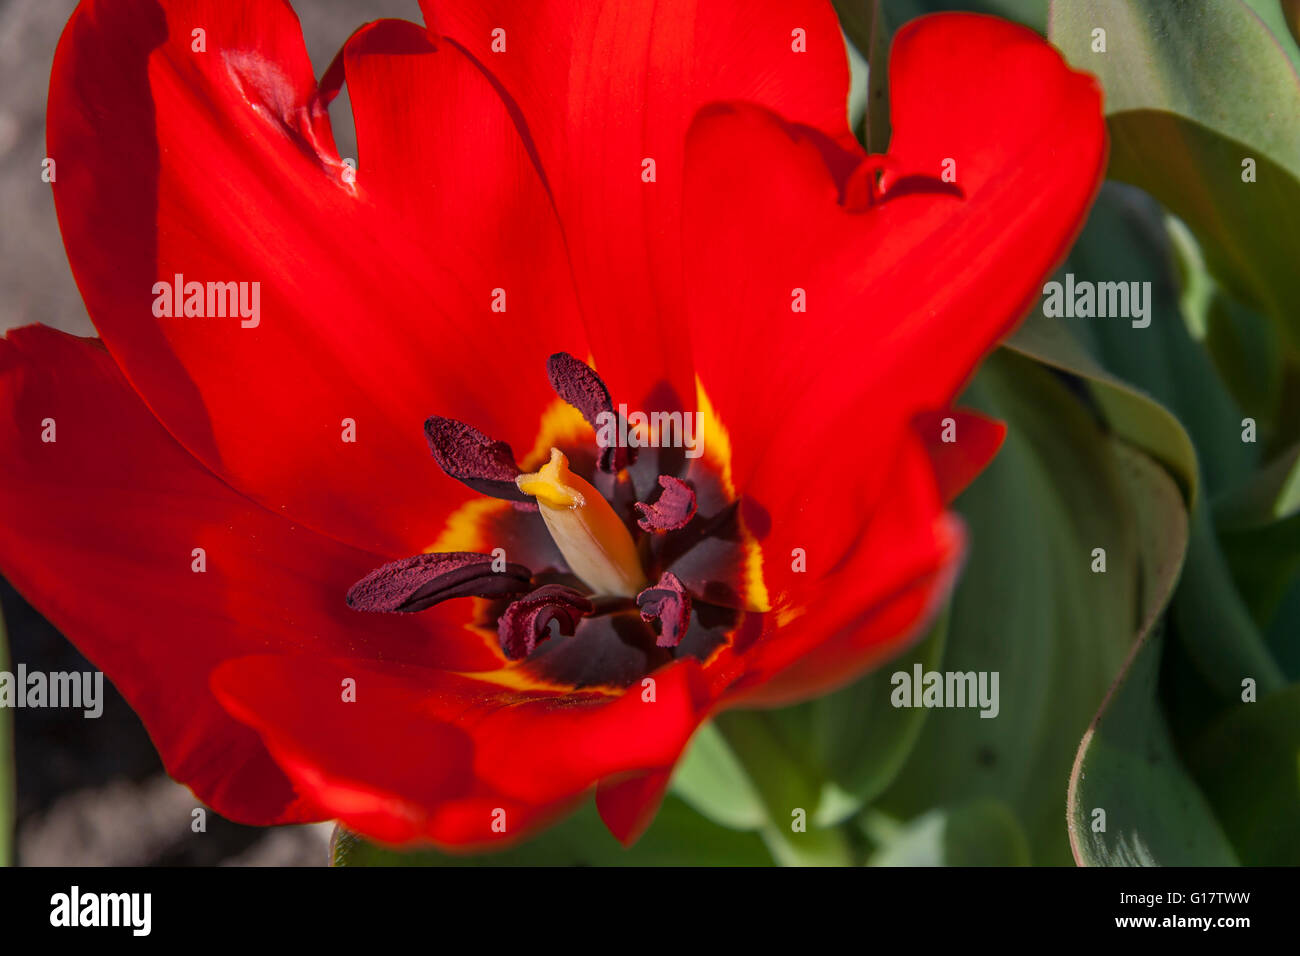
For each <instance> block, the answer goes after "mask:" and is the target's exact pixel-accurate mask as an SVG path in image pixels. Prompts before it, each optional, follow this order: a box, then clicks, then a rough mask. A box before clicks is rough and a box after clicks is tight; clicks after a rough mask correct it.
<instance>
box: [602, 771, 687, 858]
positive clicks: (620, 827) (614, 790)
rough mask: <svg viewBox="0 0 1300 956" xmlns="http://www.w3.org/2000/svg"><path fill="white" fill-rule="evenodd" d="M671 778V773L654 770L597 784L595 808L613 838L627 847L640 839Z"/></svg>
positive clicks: (662, 799)
mask: <svg viewBox="0 0 1300 956" xmlns="http://www.w3.org/2000/svg"><path fill="white" fill-rule="evenodd" d="M672 777H673V775H672V771H671V770H654V771H650V772H648V773H639V774H635V775H633V776H631V777H628V778H626V779H622V780H611V781H604V780H602V781H601V782H600V783H599V784H598V785H597V787H596V809H597V811H599V813H600V818H601V820H603V821H604V822H605V826H606V827H608V828H609V832H610V833H612V834H614V837H615V839H617V840H618V841H619V842H620V843H622V844H623V845H624V846H631V845H632V844H633V843H635V842H636V841H637V840H639V839H640V838H641V834H643V833H645V831H646V829H647V828H649V826H650V824H651V823H652V822H653V821H654V818H655V814H656V813H658V812H659V807H660V806H661V805H662V804H663V802H664V794H665V793H666V792H667V790H668V784H669V783H671V782H672Z"/></svg>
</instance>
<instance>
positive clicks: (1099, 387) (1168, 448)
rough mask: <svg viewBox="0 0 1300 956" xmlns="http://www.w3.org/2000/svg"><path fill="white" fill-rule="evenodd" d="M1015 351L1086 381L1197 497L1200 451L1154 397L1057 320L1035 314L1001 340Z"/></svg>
mask: <svg viewBox="0 0 1300 956" xmlns="http://www.w3.org/2000/svg"><path fill="white" fill-rule="evenodd" d="M1003 344H1004V345H1005V346H1006V347H1007V348H1008V349H1010V350H1011V351H1013V352H1018V353H1020V354H1021V355H1024V356H1027V357H1029V358H1032V359H1034V360H1036V361H1038V362H1040V363H1042V364H1043V365H1047V366H1050V367H1052V368H1055V369H1060V370H1061V371H1063V372H1069V373H1070V374H1071V375H1076V376H1078V377H1080V378H1082V379H1084V380H1085V381H1086V382H1087V385H1088V388H1089V390H1090V393H1091V395H1092V397H1093V399H1094V400H1095V401H1096V402H1097V404H1098V406H1099V407H1100V408H1101V410H1102V413H1103V414H1104V415H1105V417H1106V422H1107V424H1108V425H1109V426H1110V427H1111V428H1112V429H1113V430H1114V432H1115V434H1116V435H1118V436H1119V437H1121V438H1123V439H1125V440H1126V441H1128V442H1129V443H1130V444H1133V445H1136V446H1138V447H1139V448H1141V449H1143V450H1144V451H1145V452H1147V454H1149V455H1151V456H1152V457H1153V458H1155V459H1156V460H1157V461H1159V462H1160V463H1161V464H1162V465H1164V466H1165V467H1166V468H1167V469H1169V471H1170V472H1171V473H1172V474H1173V475H1174V477H1175V478H1176V479H1177V480H1178V483H1179V485H1180V487H1181V488H1182V489H1183V492H1184V494H1185V495H1186V496H1187V498H1188V500H1189V501H1196V500H1197V498H1198V496H1199V488H1200V479H1199V476H1198V470H1197V466H1196V450H1195V448H1193V446H1192V440H1191V438H1190V437H1189V436H1188V434H1187V430H1186V429H1185V428H1183V426H1182V424H1181V423H1180V422H1179V421H1178V419H1177V418H1176V417H1174V415H1173V414H1172V413H1171V412H1170V411H1169V410H1168V409H1167V408H1165V407H1164V406H1163V405H1161V404H1160V403H1159V402H1157V401H1156V400H1155V399H1153V398H1152V397H1151V396H1150V395H1148V394H1146V393H1145V392H1143V391H1141V390H1140V389H1138V388H1135V387H1133V386H1132V385H1130V384H1129V383H1127V382H1125V381H1124V380H1123V379H1121V378H1118V377H1117V376H1115V375H1112V374H1111V373H1110V372H1108V371H1106V369H1104V368H1102V366H1101V365H1100V364H1099V363H1098V362H1097V360H1096V359H1094V358H1093V357H1092V356H1091V355H1090V354H1088V352H1087V351H1086V350H1085V349H1084V348H1083V346H1082V345H1080V344H1079V342H1078V341H1077V340H1075V338H1074V337H1073V335H1071V333H1070V330H1069V329H1068V328H1067V327H1066V326H1065V325H1064V324H1063V323H1062V322H1060V321H1059V320H1057V319H1049V318H1046V317H1044V316H1043V315H1042V313H1041V311H1035V312H1031V313H1030V314H1029V316H1028V317H1027V318H1026V319H1025V321H1024V322H1023V323H1021V325H1020V327H1019V328H1018V329H1017V330H1016V332H1015V333H1014V334H1013V335H1012V336H1011V337H1010V338H1008V339H1007V340H1006V341H1005V342H1004V343H1003Z"/></svg>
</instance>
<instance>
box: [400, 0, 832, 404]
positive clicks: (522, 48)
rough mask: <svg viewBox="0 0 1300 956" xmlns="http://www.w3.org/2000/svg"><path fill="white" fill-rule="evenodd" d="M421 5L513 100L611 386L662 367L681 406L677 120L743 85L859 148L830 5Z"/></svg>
mask: <svg viewBox="0 0 1300 956" xmlns="http://www.w3.org/2000/svg"><path fill="white" fill-rule="evenodd" d="M421 7H422V9H423V10H424V14H425V21H426V22H427V23H428V24H429V26H430V29H431V31H432V32H434V33H435V34H436V33H439V32H440V33H442V34H444V35H446V36H448V37H451V38H453V39H454V40H456V42H458V43H460V44H462V45H463V46H464V47H465V48H466V49H468V50H469V51H470V52H471V53H472V54H473V55H474V56H475V57H476V58H477V59H478V60H479V61H480V62H481V63H483V64H484V66H485V67H486V68H487V69H488V70H490V71H491V72H492V73H493V75H494V76H496V77H497V78H498V79H499V80H500V81H501V83H502V85H503V86H504V87H505V89H506V91H507V92H508V93H509V94H510V95H511V96H512V97H513V98H514V100H515V101H516V102H517V103H518V104H519V106H520V108H521V109H522V112H523V115H524V118H525V120H526V121H527V123H528V129H529V132H530V134H531V136H532V140H533V142H534V143H535V144H536V147H537V152H538V155H539V156H540V158H541V163H542V168H543V169H544V170H545V172H546V176H547V180H548V182H549V184H550V187H551V191H552V193H553V194H554V196H555V202H556V208H557V209H558V210H559V213H560V219H561V222H562V223H563V225H564V230H565V236H566V238H567V240H568V245H569V252H570V257H571V260H572V263H573V268H574V275H575V276H576V278H577V281H578V286H579V291H580V294H581V297H582V304H583V310H584V315H585V317H586V320H587V331H588V334H589V336H590V339H591V343H592V351H593V353H594V355H595V358H596V363H597V369H598V370H599V372H600V374H601V377H602V378H604V379H605V382H606V383H607V384H608V385H609V389H610V392H611V393H612V394H613V396H614V400H615V401H616V402H619V401H623V402H628V403H629V405H630V406H631V407H633V408H644V407H646V405H645V404H644V403H645V402H646V398H647V395H648V393H650V391H651V390H652V388H654V386H656V385H657V384H659V383H660V381H662V380H666V381H667V383H668V384H669V385H670V386H671V387H672V388H673V389H674V390H675V392H676V394H677V398H678V399H680V400H681V401H682V402H683V403H684V404H685V405H686V406H690V405H692V404H693V403H694V399H695V391H694V381H693V378H692V370H691V363H690V353H689V350H688V348H687V343H688V342H689V340H690V336H689V332H688V328H687V326H686V325H685V323H684V320H683V319H684V314H683V311H682V289H681V284H680V278H679V277H680V275H681V268H682V250H681V244H680V241H679V236H680V235H681V223H680V216H681V190H682V163H683V155H682V146H683V142H684V137H685V133H686V129H687V126H688V124H689V123H690V121H691V118H692V117H693V116H694V115H695V113H696V111H697V110H698V109H699V108H700V107H701V106H703V105H705V104H706V103H710V102H713V101H715V100H724V99H736V100H745V101H748V102H753V103H758V104H760V105H763V106H767V107H769V108H772V109H775V110H779V111H781V112H782V113H784V114H785V115H787V116H789V117H790V118H791V119H794V120H797V121H799V122H802V123H806V124H809V125H811V126H814V127H816V128H817V129H819V130H821V131H823V138H824V139H826V140H828V141H835V142H838V143H839V144H840V145H841V146H843V147H845V148H856V147H855V144H854V143H853V139H852V136H851V135H850V133H849V131H848V123H847V95H848V67H847V59H846V56H845V51H844V41H843V38H842V35H841V34H840V30H839V25H838V23H837V22H836V19H835V15H834V11H833V9H832V8H831V6H830V5H829V4H826V3H817V2H814V0H794V2H792V0H754V2H749V3H719V2H717V0H671V2H665V0H618V2H609V3H598V2H588V0H532V2H528V3H520V2H518V0H487V2H476V3H466V2H462V0H446V2H443V0H422V2H421ZM796 29H801V30H803V31H805V33H806V44H807V52H806V53H796V52H794V50H793V46H794V40H793V37H792V33H793V31H794V30H796ZM494 31H504V42H505V51H504V52H494V51H493V42H494V39H497V40H498V41H499V40H500V39H501V37H502V34H500V33H496V32H494ZM498 46H499V43H498ZM735 155H736V156H737V157H740V156H742V155H743V153H741V152H740V151H737V153H736V154H735ZM647 158H650V159H653V160H654V161H655V173H656V181H655V182H654V183H644V182H642V169H643V166H642V162H643V160H645V159H647ZM579 354H580V353H579ZM665 404H666V400H662V399H660V400H657V403H656V405H655V407H656V408H658V407H663V406H664V405H665Z"/></svg>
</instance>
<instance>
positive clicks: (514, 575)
mask: <svg viewBox="0 0 1300 956" xmlns="http://www.w3.org/2000/svg"><path fill="white" fill-rule="evenodd" d="M494 561H495V559H494V558H493V557H492V556H491V555H488V554H475V553H473V552H472V551H448V552H444V553H441V554H417V555H415V556H414V557H410V558H403V559H402V560H400V561H393V562H391V563H390V564H385V565H384V566H383V567H382V568H379V569H377V570H375V571H371V572H370V573H369V574H367V575H366V576H365V577H364V578H362V579H361V580H360V581H358V582H357V583H356V584H354V585H352V588H351V590H349V591H348V597H347V601H348V607H350V608H353V609H355V610H357V611H386V612H400V613H407V612H412V611H423V610H424V609H425V608H428V607H433V605H435V604H438V603H440V602H442V601H446V600H448V599H449V598H457V597H506V596H509V595H511V594H522V593H523V592H525V591H527V590H528V587H529V582H530V581H531V579H532V573H531V572H530V571H529V570H528V569H527V568H526V567H524V566H523V565H522V564H509V563H507V564H505V565H504V566H503V567H502V570H500V571H497V570H494V569H493V563H494Z"/></svg>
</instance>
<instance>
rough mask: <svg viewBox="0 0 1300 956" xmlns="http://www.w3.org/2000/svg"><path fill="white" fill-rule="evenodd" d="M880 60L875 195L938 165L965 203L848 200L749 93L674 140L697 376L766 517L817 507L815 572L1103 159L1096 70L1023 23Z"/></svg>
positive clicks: (1014, 308) (962, 369)
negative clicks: (882, 93) (880, 158)
mask: <svg viewBox="0 0 1300 956" xmlns="http://www.w3.org/2000/svg"><path fill="white" fill-rule="evenodd" d="M891 64H892V65H891V70H892V72H891V95H892V96H893V98H894V99H893V107H892V115H893V121H894V143H893V145H892V146H891V151H890V154H889V165H890V166H891V168H894V169H896V170H897V172H896V173H892V174H891V177H890V178H887V180H886V187H887V189H888V187H889V186H891V185H895V184H896V183H897V181H898V179H899V177H901V176H903V175H913V176H924V177H928V178H929V179H930V180H932V181H937V180H939V179H940V178H941V174H942V172H943V162H942V161H943V159H945V158H953V159H954V160H955V161H956V164H957V165H956V178H957V181H956V184H955V185H956V186H957V187H960V190H961V191H962V193H963V197H962V198H957V197H955V196H952V195H946V194H943V193H942V192H941V191H939V190H938V189H937V188H936V190H935V191H934V192H932V193H923V192H922V193H916V192H913V193H911V194H907V195H894V196H890V194H889V193H888V191H887V192H886V200H885V201H884V202H883V203H881V204H879V205H877V206H875V207H873V208H871V209H869V210H867V211H865V212H851V211H849V210H847V209H845V208H844V207H842V206H840V205H838V204H837V199H838V196H839V190H838V183H837V179H836V176H835V175H834V173H833V171H832V170H830V169H828V168H827V166H826V164H825V161H824V158H823V156H822V154H821V151H820V150H819V149H818V148H817V146H816V144H815V143H813V142H812V141H811V140H809V139H808V138H807V137H806V136H803V135H802V134H801V133H800V132H799V131H797V130H792V129H790V128H789V127H788V126H787V125H786V124H784V123H783V122H781V121H780V120H779V119H777V118H775V117H773V116H771V115H770V114H767V113H763V112H761V111H758V110H755V109H754V108H752V107H735V108H731V109H714V110H710V111H707V112H706V113H705V114H703V115H702V116H701V118H700V119H699V120H698V121H697V122H696V123H695V125H694V126H693V127H692V129H691V132H690V139H689V142H688V146H687V176H686V201H685V213H684V218H685V222H684V235H685V237H686V247H687V257H686V263H687V286H688V292H689V296H688V300H687V306H688V312H689V315H690V319H691V325H692V334H693V336H694V348H695V356H696V367H697V370H698V372H699V375H700V378H701V381H702V382H703V384H704V387H705V388H706V389H707V391H708V393H709V395H710V398H711V399H712V401H713V404H714V406H715V408H716V409H717V410H718V412H719V414H720V417H721V419H722V421H723V422H724V424H725V425H726V426H727V427H728V428H729V429H730V431H731V448H732V465H733V475H734V479H735V482H736V485H737V488H738V490H739V491H740V492H742V493H744V494H746V495H748V496H751V497H753V498H755V499H757V501H758V502H760V503H761V504H762V505H763V506H764V507H766V508H767V509H768V510H769V511H770V512H771V514H772V515H774V516H776V517H778V518H779V517H780V516H782V515H790V514H797V513H801V512H802V511H803V510H804V509H812V511H811V513H812V514H816V515H822V516H826V517H827V518H828V520H827V521H825V522H823V523H826V524H829V525H833V526H834V527H833V528H832V529H831V535H832V537H830V538H828V539H827V543H828V545H829V546H830V548H831V551H832V553H831V554H830V555H828V556H827V565H828V566H829V565H833V564H834V562H835V561H836V560H838V558H839V557H841V556H842V555H843V554H844V553H845V552H846V550H847V549H848V548H849V547H850V546H851V544H852V541H853V536H854V534H855V524H854V522H852V521H849V520H845V519H846V517H847V516H848V515H852V514H857V513H861V512H863V511H867V512H869V511H870V510H872V509H873V508H875V507H876V505H877V502H878V500H879V496H880V495H881V494H882V492H883V491H884V490H885V489H884V486H883V484H882V483H883V481H884V478H885V474H886V472H885V469H886V468H887V467H888V466H889V463H890V461H891V460H892V450H893V449H896V448H898V447H900V443H901V442H903V441H905V440H906V438H907V435H908V434H909V432H910V422H911V419H912V417H913V416H914V415H915V414H916V413H918V412H922V411H925V410H927V409H933V408H939V407H943V406H944V405H946V404H947V403H949V402H950V401H951V400H952V399H953V397H954V395H955V394H956V393H957V392H958V391H959V389H960V388H961V386H962V385H963V383H964V382H965V381H966V380H967V379H968V378H969V376H970V375H971V373H972V372H973V370H974V368H975V367H976V365H977V364H978V362H979V361H980V359H981V358H982V357H983V356H984V355H985V354H986V353H987V352H988V351H990V350H991V349H992V348H993V347H994V346H995V345H996V343H997V342H998V340H999V339H1000V337H1001V336H1003V335H1004V334H1005V333H1006V332H1007V331H1009V329H1010V328H1011V327H1012V326H1013V325H1014V324H1015V322H1016V321H1017V320H1018V319H1019V318H1020V317H1021V316H1022V315H1023V314H1024V312H1025V311H1026V310H1027V309H1028V307H1029V305H1030V304H1031V303H1032V302H1033V301H1034V300H1035V298H1036V296H1037V295H1038V292H1039V289H1040V287H1041V282H1042V281H1043V279H1044V278H1045V277H1046V276H1047V275H1048V274H1049V273H1050V271H1051V269H1052V267H1053V266H1054V265H1055V264H1056V263H1057V262H1058V261H1059V260H1060V258H1061V257H1062V256H1063V255H1064V252H1065V251H1066V249H1067V248H1068V246H1069V243H1070V242H1071V240H1072V239H1073V237H1074V235H1075V234H1076V232H1077V231H1078V229H1079V228H1080V226H1081V225H1082V223H1083V220H1084V215H1085V213H1086V211H1087V208H1088V206H1089V204H1090V203H1091V200H1092V197H1093V195H1094V193H1095V191H1096V189H1097V186H1098V183H1099V182H1100V179H1101V175H1102V170H1103V168H1104V163H1105V152H1106V139H1105V137H1106V134H1105V125H1104V122H1103V120H1102V115H1101V108H1100V94H1099V92H1098V90H1097V87H1096V84H1095V82H1094V81H1093V80H1092V79H1091V78H1090V77H1087V76H1085V75H1083V74H1080V73H1075V72H1073V71H1071V70H1070V69H1068V68H1067V67H1066V66H1065V64H1064V62H1063V61H1062V59H1061V57H1060V55H1059V54H1058V53H1057V52H1056V51H1055V50H1053V49H1052V48H1051V47H1050V46H1049V45H1048V44H1047V43H1046V42H1045V41H1044V40H1043V39H1042V38H1041V37H1038V36H1037V35H1035V34H1033V33H1032V32H1031V31H1028V30H1026V29H1024V28H1022V27H1018V26H1015V25H1012V24H1009V23H1006V22H1003V21H1000V20H996V19H992V18H987V17H979V16H971V15H964V14H954V15H939V16H932V17H925V18H922V19H920V20H917V21H915V22H913V23H911V24H908V25H907V26H906V27H904V28H903V30H901V31H900V32H899V34H898V37H897V39H896V41H895V49H894V54H893V58H892V60H891ZM937 185H938V186H943V185H944V184H942V183H941V182H940V183H938V184H937ZM947 188H948V189H949V190H951V188H952V187H951V186H948V187H947ZM799 290H801V292H800V291H799ZM801 304H804V305H806V309H807V311H806V312H797V311H795V308H796V307H797V306H799V305H801ZM882 449H886V450H887V451H886V452H885V453H884V454H882ZM796 463H798V464H797V465H796ZM848 476H852V480H848ZM783 484H784V485H787V486H788V485H791V484H797V485H798V489H797V491H796V490H794V489H791V488H788V487H786V488H783V487H782V485H783ZM778 523H779V522H778ZM785 523H787V524H788V523H789V522H788V521H787V522H785ZM835 529H838V530H839V533H838V534H836V533H835Z"/></svg>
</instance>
